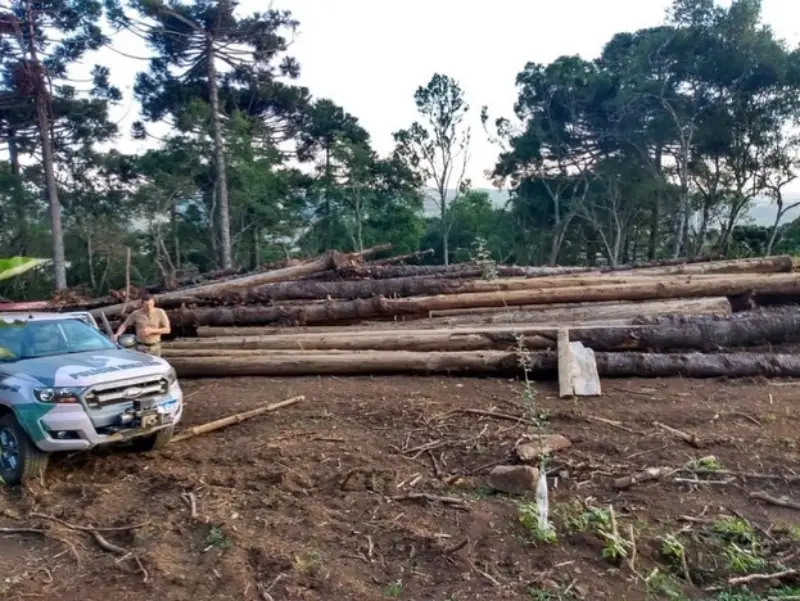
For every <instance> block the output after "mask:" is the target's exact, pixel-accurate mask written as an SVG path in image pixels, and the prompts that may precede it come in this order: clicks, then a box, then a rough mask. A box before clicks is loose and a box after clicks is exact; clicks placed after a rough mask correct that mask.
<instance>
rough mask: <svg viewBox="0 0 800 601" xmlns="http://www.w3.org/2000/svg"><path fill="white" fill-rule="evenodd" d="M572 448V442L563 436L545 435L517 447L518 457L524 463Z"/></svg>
mask: <svg viewBox="0 0 800 601" xmlns="http://www.w3.org/2000/svg"><path fill="white" fill-rule="evenodd" d="M571 446H572V441H570V439H569V438H567V437H566V436H562V435H561V434H545V435H543V436H537V437H536V438H535V439H534V440H532V441H530V442H523V443H520V444H519V445H517V455H519V458H520V459H522V461H533V460H534V459H539V458H540V457H541V456H542V455H549V454H551V453H553V452H555V451H561V450H563V449H568V448H569V447H571Z"/></svg>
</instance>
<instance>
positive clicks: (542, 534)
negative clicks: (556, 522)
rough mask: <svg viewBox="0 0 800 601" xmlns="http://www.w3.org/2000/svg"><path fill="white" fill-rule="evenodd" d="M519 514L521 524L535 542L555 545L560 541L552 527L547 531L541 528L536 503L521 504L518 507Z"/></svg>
mask: <svg viewBox="0 0 800 601" xmlns="http://www.w3.org/2000/svg"><path fill="white" fill-rule="evenodd" d="M517 513H518V517H519V522H520V524H522V526H523V527H524V528H525V530H526V531H527V532H528V533H529V534H530V535H531V536H532V537H533V538H534V539H535V540H537V541H540V542H543V543H554V542H556V541H557V540H558V535H557V534H556V531H555V528H553V526H552V525H550V526H549V527H548V528H547V529H545V530H543V529H542V528H540V527H539V510H538V508H537V507H536V505H535V504H534V503H520V504H519V505H517Z"/></svg>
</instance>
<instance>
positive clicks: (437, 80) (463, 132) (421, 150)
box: [394, 73, 471, 265]
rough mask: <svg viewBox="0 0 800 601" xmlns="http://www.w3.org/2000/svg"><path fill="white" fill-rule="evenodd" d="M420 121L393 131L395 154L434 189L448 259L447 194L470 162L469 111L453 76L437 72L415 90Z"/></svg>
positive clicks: (459, 187) (461, 179) (459, 184)
mask: <svg viewBox="0 0 800 601" xmlns="http://www.w3.org/2000/svg"><path fill="white" fill-rule="evenodd" d="M414 102H415V104H416V106H417V111H419V113H420V115H421V117H422V119H423V120H422V122H420V121H415V122H414V123H412V124H411V126H410V127H409V128H408V129H402V130H400V131H398V132H395V134H394V139H395V141H396V142H397V152H398V155H399V156H401V157H403V158H404V159H405V160H407V161H408V162H409V164H410V165H411V166H412V167H413V168H414V169H415V170H417V171H418V172H419V173H420V174H421V176H422V179H423V180H424V181H425V183H428V184H432V185H433V186H434V187H435V190H436V198H435V200H436V204H437V205H438V207H439V216H440V219H441V221H442V258H443V260H444V263H445V265H447V264H448V263H449V262H450V248H449V235H450V228H451V222H450V211H449V203H450V194H451V191H455V194H458V192H459V191H460V190H462V188H463V187H464V184H465V183H466V181H465V173H466V170H467V165H468V164H469V144H470V138H471V129H470V127H469V126H468V125H467V124H466V123H465V121H464V119H465V117H466V115H467V112H468V111H469V105H468V104H467V103H466V99H465V96H464V91H463V90H462V89H461V86H460V85H459V83H458V82H457V81H456V80H455V79H453V78H452V77H448V76H447V75H442V74H439V73H436V74H434V75H433V77H432V78H431V80H430V81H429V82H428V83H427V85H425V86H420V87H419V88H417V91H416V92H415V93H414Z"/></svg>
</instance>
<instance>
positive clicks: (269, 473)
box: [0, 377, 800, 601]
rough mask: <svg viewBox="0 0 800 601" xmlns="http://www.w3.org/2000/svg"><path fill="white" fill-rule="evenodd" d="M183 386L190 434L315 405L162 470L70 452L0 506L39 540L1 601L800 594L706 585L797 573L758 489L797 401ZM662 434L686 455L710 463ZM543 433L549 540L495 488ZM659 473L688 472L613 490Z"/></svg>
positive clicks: (777, 511) (793, 433)
mask: <svg viewBox="0 0 800 601" xmlns="http://www.w3.org/2000/svg"><path fill="white" fill-rule="evenodd" d="M184 388H185V390H186V393H187V397H188V403H189V410H188V414H187V421H186V425H187V426H189V425H197V424H199V423H203V422H206V421H209V420H212V419H216V418H219V417H223V416H225V415H229V414H231V413H234V412H237V411H244V410H247V409H251V408H253V407H255V406H257V405H259V404H261V403H264V402H268V401H278V400H281V399H283V398H287V397H290V396H294V395H298V394H304V395H306V397H307V398H306V400H305V401H303V402H301V403H299V404H296V405H292V406H290V407H286V408H284V409H280V410H278V411H277V412H275V413H271V414H268V415H265V416H261V417H258V418H255V419H254V420H252V421H248V422H245V423H242V424H239V425H236V426H232V427H230V428H228V429H225V430H221V431H218V432H216V433H213V434H208V435H205V436H200V437H197V438H193V439H190V440H186V441H183V442H179V443H176V444H175V445H174V446H171V447H169V448H168V449H167V450H166V451H163V452H161V453H156V454H152V455H148V456H142V455H132V454H129V453H124V452H119V451H114V452H110V453H103V454H96V453H95V454H90V455H78V456H74V457H63V458H60V459H58V460H56V461H55V462H54V464H53V465H52V466H51V468H50V469H49V471H48V472H47V474H46V477H45V480H44V482H41V483H36V484H34V485H32V486H30V487H29V488H28V489H26V490H19V489H16V490H10V491H8V490H7V491H4V492H3V493H2V496H0V527H3V528H11V529H25V528H28V529H31V531H28V532H14V533H5V534H2V535H0V566H2V569H1V570H0V598H2V599H4V600H6V599H8V600H14V599H20V600H21V599H29V598H43V599H59V600H60V601H72V600H76V601H77V600H81V601H101V600H102V601H107V600H108V599H112V598H113V599H115V601H127V600H131V601H133V600H136V601H141V600H142V599H149V598H160V599H164V600H165V601H179V600H187V601H188V600H191V601H210V600H216V599H220V600H222V599H241V600H244V601H256V600H262V601H263V600H268V601H270V600H274V601H280V600H309V601H310V600H334V599H335V600H342V601H346V600H354V601H355V600H370V599H376V600H377V599H387V598H395V599H401V600H403V599H405V600H412V599H413V600H419V601H421V600H428V599H430V600H436V601H445V600H447V601H464V600H474V599H520V600H523V599H525V600H530V599H533V600H536V601H552V600H560V599H563V600H573V599H574V600H577V599H587V600H590V599H591V600H595V599H600V600H602V599H607V600H609V601H622V600H639V599H684V598H687V599H713V600H715V601H716V600H718V599H719V600H726V601H731V600H737V601H740V600H747V601H749V600H752V599H767V598H773V597H775V598H781V596H782V595H785V596H789V598H797V597H796V595H800V588H791V587H792V586H794V587H798V585H800V580H798V578H797V576H796V575H794V576H793V575H791V574H788V575H786V576H785V578H783V580H782V581H769V580H767V581H763V580H757V581H755V582H753V583H751V589H752V590H753V591H759V595H758V596H756V595H751V596H746V595H745V596H738V597H737V596H730V595H729V596H723V595H725V594H728V593H723V594H720V593H717V592H713V591H707V590H705V589H707V588H709V587H714V586H722V585H725V583H726V582H727V580H728V579H729V578H731V577H738V576H743V575H745V574H748V573H760V574H766V573H773V572H778V571H780V570H792V569H795V568H798V567H800V558H798V551H797V550H798V548H800V511H798V510H797V509H791V508H786V507H778V506H774V505H771V504H768V503H765V502H763V501H761V500H758V499H753V498H750V495H751V494H752V493H767V494H768V495H769V496H771V497H775V498H780V497H783V496H785V497H789V498H791V499H794V502H795V503H798V502H800V478H798V476H797V475H795V476H794V478H793V479H791V478H790V479H779V478H771V477H767V476H772V475H787V474H788V475H791V474H799V473H800V455H799V454H798V437H797V432H798V430H800V402H799V401H798V395H800V383H794V382H781V381H770V382H768V381H767V380H758V381H736V382H724V381H711V380H681V379H664V380H654V379H648V380H630V379H629V380H608V381H604V391H603V393H604V394H603V396H602V397H601V398H598V399H578V400H574V401H573V400H569V401H564V400H559V399H558V398H556V397H557V395H556V387H555V384H554V383H549V382H547V383H534V384H533V392H534V394H533V395H532V399H528V400H527V401H526V395H525V394H524V390H525V388H524V385H523V384H521V383H519V382H517V381H512V380H488V379H487V380H480V379H449V378H434V377H430V378H410V377H384V378H302V379H267V378H243V379H225V380H198V381H186V382H185V384H184ZM526 402H527V403H528V404H526ZM465 409H468V410H479V411H485V412H494V413H499V414H504V415H513V416H519V417H522V418H524V420H526V421H530V422H532V421H534V420H540V423H541V426H533V425H530V424H529V423H523V422H521V421H514V420H512V419H507V418H505V417H498V416H496V415H495V416H491V415H484V414H480V413H475V412H473V413H468V412H464V411H463V410H465ZM654 421H657V422H660V423H663V424H665V425H667V426H670V427H672V428H676V429H679V430H681V431H682V432H684V433H686V434H689V435H694V436H696V437H697V438H696V439H692V440H693V441H694V443H696V445H697V446H695V445H693V444H691V443H690V442H687V441H685V440H683V439H681V438H680V437H679V436H677V435H675V434H674V433H669V432H667V431H666V430H664V429H663V428H661V427H657V426H654V425H653V422H654ZM540 431H544V432H546V433H548V434H563V435H564V436H567V437H568V438H569V439H570V440H571V441H572V442H573V446H572V447H571V448H569V449H566V450H562V451H558V452H557V453H554V454H553V456H552V457H551V458H550V459H549V461H548V465H547V467H548V469H549V470H550V473H551V474H552V478H551V479H550V487H549V490H550V513H551V517H552V521H553V524H554V527H555V531H556V534H557V540H556V541H555V542H546V541H543V540H541V539H542V538H546V537H543V536H541V533H539V532H537V530H536V528H535V526H532V525H531V523H530V521H529V520H528V519H526V518H528V517H530V515H529V514H528V513H526V512H527V511H529V510H530V509H531V508H532V507H533V506H535V499H534V495H533V494H531V496H530V498H528V499H525V498H520V497H510V496H507V495H504V494H498V493H496V492H494V491H492V490H491V489H490V488H489V487H488V486H487V483H486V475H487V473H488V471H489V470H491V468H492V466H494V465H498V464H503V463H514V462H518V460H516V459H515V453H514V445H515V443H516V442H517V441H519V440H520V439H522V438H523V437H525V436H526V435H532V434H536V433H537V432H540ZM697 447H699V448H697ZM708 456H713V457H714V460H711V459H708ZM700 458H706V459H703V460H702V461H696V460H698V459H700ZM667 466H673V467H680V466H689V467H690V468H691V469H688V470H683V471H680V472H676V473H673V474H670V475H666V476H664V477H662V478H661V479H659V480H656V481H650V482H641V483H638V484H636V485H633V486H631V487H630V488H628V489H624V490H619V489H618V488H617V487H616V486H615V485H614V481H615V479H616V478H619V477H623V476H628V475H631V474H634V473H637V472H641V471H642V470H645V469H648V468H655V467H667ZM704 480H707V481H710V483H704V482H700V481H704ZM189 493H191V495H189ZM412 493H429V494H432V495H440V496H446V497H455V498H458V499H461V500H462V501H463V502H462V503H458V504H451V503H448V502H445V503H442V502H440V501H437V500H434V501H429V500H424V499H422V500H421V499H415V498H413V494H412ZM192 501H193V502H194V504H195V508H196V518H194V519H193V518H192V516H191V508H190V506H191V503H192ZM609 507H613V512H614V517H615V518H616V522H617V529H618V532H619V534H620V536H619V537H618V539H615V540H616V542H617V543H619V546H623V547H624V546H625V543H624V542H622V541H623V540H624V541H629V540H630V535H631V532H633V539H634V540H635V560H634V563H633V567H631V565H630V562H629V559H630V558H631V556H632V555H633V549H632V548H631V547H626V550H627V559H623V560H622V561H620V562H615V561H614V560H613V558H608V557H604V550H605V551H606V554H607V553H608V551H609V549H610V548H611V547H613V546H615V545H612V544H610V543H609V539H608V538H607V537H604V536H603V535H602V534H601V532H603V531H606V532H608V531H609V528H610V525H609V523H608V521H607V519H608V518H609V517H610V511H609ZM48 516H49V517H48ZM90 526H91V527H96V528H108V529H109V530H98V531H97V533H98V534H99V535H100V538H97V536H96V535H95V534H94V533H93V532H92V531H89V530H84V529H83V528H88V527H90ZM103 541H105V543H108V544H104V543H103ZM104 547H105V548H104ZM684 559H685V562H684ZM656 569H657V570H658V571H657V572H654V570H656ZM781 587H784V588H781ZM732 590H734V591H737V592H738V593H742V591H743V589H742V588H741V587H734V588H733V589H732ZM792 595H795V596H794V597H792Z"/></svg>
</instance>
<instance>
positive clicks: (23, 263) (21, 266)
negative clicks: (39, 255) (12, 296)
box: [0, 257, 50, 280]
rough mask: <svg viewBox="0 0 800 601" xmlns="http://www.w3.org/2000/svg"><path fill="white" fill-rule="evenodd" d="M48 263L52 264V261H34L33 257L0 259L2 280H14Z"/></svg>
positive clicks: (0, 277)
mask: <svg viewBox="0 0 800 601" xmlns="http://www.w3.org/2000/svg"><path fill="white" fill-rule="evenodd" d="M47 263H50V259H34V258H32V257H11V258H10V259H0V280H7V279H8V278H13V277H15V276H18V275H20V274H23V273H25V272H26V271H30V270H31V269H35V268H37V267H41V266H42V265H46V264H47Z"/></svg>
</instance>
